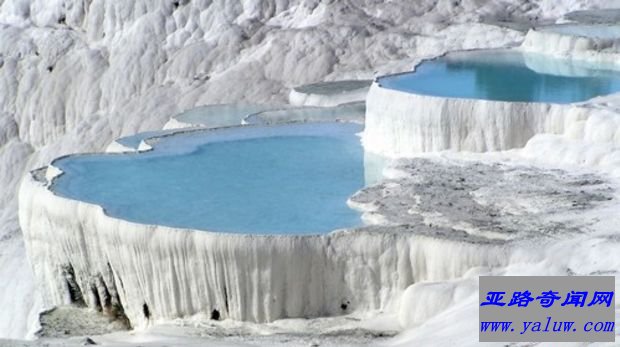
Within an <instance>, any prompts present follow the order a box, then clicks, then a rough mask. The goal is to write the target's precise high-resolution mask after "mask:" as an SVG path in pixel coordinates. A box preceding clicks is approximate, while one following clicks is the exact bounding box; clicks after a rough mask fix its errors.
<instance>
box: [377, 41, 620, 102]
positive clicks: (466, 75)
mask: <svg viewBox="0 0 620 347" xmlns="http://www.w3.org/2000/svg"><path fill="white" fill-rule="evenodd" d="M378 83H379V84H380V85H381V86H383V87H385V88H389V89H395V90H400V91H405V92H411V93H415V94H422V95H431V96H440V97H450V98H465V99H486V100H497V101H510V102H544V103H556V104H568V103H574V102H581V101H585V100H588V99H591V98H593V97H596V96H601V95H606V94H611V93H615V92H618V91H620V71H618V70H614V69H611V68H610V67H609V66H602V65H597V64H593V63H587V62H583V61H576V60H570V59H561V58H554V57H551V56H544V55H539V54H533V53H521V52H519V51H514V50H492V51H472V52H460V53H453V54H449V55H447V56H444V57H440V58H437V59H434V60H428V61H425V62H423V63H421V64H420V65H418V66H417V67H416V69H415V72H411V73H404V74H397V75H390V76H385V77H381V78H379V79H378Z"/></svg>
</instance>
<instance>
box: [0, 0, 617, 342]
mask: <svg viewBox="0 0 620 347" xmlns="http://www.w3.org/2000/svg"><path fill="white" fill-rule="evenodd" d="M178 4H179V6H178V7H176V8H175V5H174V2H171V1H163V0H155V1H152V0H136V1H103V0H94V1H89V2H81V1H71V0H70V1H46V0H5V1H3V2H2V3H1V4H0V66H1V67H0V182H1V183H2V184H3V187H5V188H4V189H1V190H0V265H1V266H0V279H2V280H1V281H0V301H1V302H0V304H1V305H2V308H3V311H2V314H1V315H0V336H2V337H15V338H23V337H26V336H28V335H29V332H32V331H33V329H34V328H36V320H35V319H34V318H35V313H36V312H37V311H38V310H39V309H41V307H42V304H41V302H40V299H39V298H38V296H37V294H36V293H35V285H34V279H33V277H32V274H31V273H30V271H29V268H30V265H29V264H28V262H27V259H26V255H25V250H24V244H23V241H22V234H21V231H20V228H19V226H18V220H17V199H16V193H17V187H18V182H19V180H20V178H21V177H22V176H23V175H24V174H25V173H26V172H27V171H29V170H31V169H34V168H36V167H39V166H41V165H45V164H47V163H48V162H49V161H50V160H51V159H52V158H54V157H57V156H59V155H64V154H68V153H74V152H80V151H100V150H103V149H104V148H106V146H108V145H109V144H110V143H111V142H112V141H113V140H114V139H115V138H118V137H120V136H127V135H132V134H135V133H137V132H140V131H148V130H159V129H161V128H162V126H163V125H164V123H165V122H166V121H168V119H169V117H170V115H173V114H178V113H179V112H180V111H182V110H186V109H192V108H194V107H196V106H199V105H206V104H216V103H220V104H221V103H237V102H245V103H281V102H285V101H286V100H287V98H288V94H289V92H290V90H291V88H292V87H294V86H298V85H303V84H307V83H314V82H319V81H323V80H332V81H333V80H343V79H370V78H372V77H374V75H375V74H384V73H390V72H397V71H404V70H407V69H409V68H410V67H411V66H413V64H414V63H415V62H417V61H419V60H420V59H421V58H424V57H430V56H436V55H439V54H442V53H444V52H446V51H449V50H459V49H471V48H485V47H501V46H506V45H516V44H518V43H519V42H520V41H521V40H522V39H523V34H521V33H519V32H517V31H512V30H509V29H503V28H498V27H495V26H492V25H485V24H480V23H475V22H477V21H478V20H480V19H481V18H485V19H489V18H490V19H493V18H496V19H501V20H506V19H513V18H514V19H516V20H521V19H523V20H534V19H536V18H539V19H551V20H554V19H557V18H560V17H561V16H562V15H563V14H564V13H566V12H568V11H574V10H580V9H588V8H601V7H602V8H604V7H610V6H618V5H619V4H618V1H608V0H569V1H562V2H561V3H558V2H557V1H552V0H542V1H539V2H532V1H528V0H518V1H502V0H488V1H478V0H464V1H460V2H453V1H443V0H441V1H434V0H432V1H431V0H422V1H418V2H416V6H412V5H411V2H410V1H405V0H397V1H390V2H375V1H365V0H364V1H355V2H344V1H335V2H330V3H328V4H325V3H320V4H319V3H318V2H316V1H301V0H284V1H280V0H278V1H271V0H269V1H258V0H250V1H243V2H233V1H224V0H216V1H203V0H197V1H193V0H192V1H183V0H181V1H179V2H178ZM300 18H303V19H300ZM603 106H605V107H606V105H603ZM612 113H613V114H615V110H614V109H613V107H612ZM614 117H615V116H613V115H612V116H608V118H609V119H613V118H614ZM579 124H581V123H579V122H576V123H575V126H574V127H571V128H580V126H579ZM567 131H568V132H567V133H564V135H557V136H556V137H551V138H546V137H543V136H540V137H539V136H537V137H535V138H534V140H536V142H534V140H532V141H531V142H530V143H529V144H528V147H529V150H528V152H529V153H530V155H529V158H528V160H537V159H539V158H545V157H544V156H543V152H542V151H543V150H545V151H547V150H548V151H549V152H548V153H561V154H562V156H561V157H560V158H563V160H562V161H563V162H569V163H575V162H577V163H579V164H583V163H586V162H589V161H587V158H590V157H593V156H591V155H590V154H589V153H592V152H594V151H597V150H596V148H599V147H597V146H607V147H608V148H611V149H615V147H616V145H613V144H605V143H603V144H589V143H584V142H583V141H582V138H580V137H579V136H578V134H577V135H575V136H576V137H571V136H569V135H568V134H569V133H570V129H569V130H567ZM576 133H579V131H578V130H576ZM554 143H555V144H554ZM596 153H598V152H596ZM594 162H596V163H600V162H601V161H594ZM605 163H613V161H611V158H610V159H609V160H607V161H605ZM613 165H615V164H613ZM613 165H611V164H610V167H611V168H612V169H613V167H614V166H613ZM590 242H591V243H593V244H594V246H596V247H597V248H593V249H594V250H589V249H586V248H585V247H586V246H585V245H586V244H588V243H587V242H585V243H583V244H579V243H576V245H577V246H579V247H578V248H577V249H578V250H580V252H575V253H576V254H579V255H583V256H584V257H587V258H593V257H594V256H595V255H596V254H598V252H605V254H617V253H620V252H618V251H617V249H615V248H614V246H615V245H607V246H606V245H603V244H602V243H597V242H595V241H590ZM568 246H571V245H568ZM565 249H570V248H557V249H556V251H557V250H559V251H562V250H565ZM549 259H555V258H554V257H553V256H552V254H550V255H549ZM606 264H609V266H608V267H609V268H618V267H617V266H616V264H615V263H614V262H613V261H612V260H610V261H609V262H608V263H606ZM593 267H596V266H594V265H593ZM603 267H606V265H605V266H603V265H599V266H598V268H603ZM541 273H544V271H541ZM472 307H473V306H467V307H465V309H463V307H462V306H456V307H452V308H450V309H448V310H447V311H446V312H447V313H446V315H444V316H441V317H439V318H438V320H437V321H435V322H440V321H441V319H446V318H447V319H452V318H455V317H456V318H458V319H465V318H466V317H468V316H471V315H472V314H475V311H474V309H473V308H472ZM433 324H436V323H433V322H429V324H428V325H427V326H426V327H425V326H422V327H419V328H417V329H415V330H412V332H411V335H412V336H413V337H411V338H409V340H407V341H411V340H412V339H413V340H415V341H418V342H419V341H422V342H424V341H427V342H428V339H429V338H437V337H438V335H440V336H443V337H445V338H446V340H445V341H443V342H447V343H450V344H451V345H454V344H455V341H456V342H463V345H466V344H468V343H470V344H471V341H472V340H471V339H472V337H471V335H468V334H471V333H470V332H469V331H468V330H467V329H468V328H467V327H465V326H459V327H455V328H454V329H452V330H450V331H445V330H442V329H438V330H435V329H434V328H436V327H437V325H433ZM407 338H408V337H406V336H405V339H407ZM425 339H426V340H425ZM431 341H433V343H434V344H436V345H442V341H441V340H431ZM11 343H12V342H11ZM11 343H10V344H9V345H11ZM444 344H445V343H444ZM457 344H458V343H457Z"/></svg>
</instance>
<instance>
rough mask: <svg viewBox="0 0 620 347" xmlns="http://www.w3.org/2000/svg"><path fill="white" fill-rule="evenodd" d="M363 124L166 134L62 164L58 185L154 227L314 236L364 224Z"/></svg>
mask: <svg viewBox="0 0 620 347" xmlns="http://www.w3.org/2000/svg"><path fill="white" fill-rule="evenodd" d="M361 130H362V127H361V126H360V125H354V124H331V123H330V124H314V125H286V126H275V127H245V128H236V129H221V130H215V131H199V132H193V133H190V134H184V135H174V136H170V137H165V138H163V139H162V140H160V142H159V143H157V144H155V150H154V151H150V152H146V153H140V154H114V155H111V154H93V155H78V156H71V157H66V158H62V159H59V160H56V161H55V162H54V163H53V165H54V166H56V167H58V168H60V169H61V170H62V171H63V172H64V174H63V175H61V176H59V177H57V178H56V179H55V180H54V183H53V185H52V190H53V191H54V192H55V193H56V194H58V195H60V196H63V197H67V198H71V199H75V200H81V201H86V202H90V203H94V204H98V205H100V206H102V207H103V208H104V209H105V210H106V213H107V214H108V215H110V216H113V217H117V218H121V219H125V220H129V221H133V222H139V223H146V224H158V225H166V226H171V227H180V228H192V229H201V230H209V231H221V232H232V233H252V234H313V233H324V232H329V231H332V230H334V229H337V228H344V227H353V226H358V225H360V224H361V220H360V214H359V213H358V212H356V211H354V210H352V209H350V208H349V207H348V206H347V204H346V202H347V199H348V198H349V197H350V196H351V195H352V194H353V193H355V192H356V191H357V190H359V189H360V188H362V187H363V186H364V157H363V150H362V146H361V144H360V141H359V138H358V136H357V135H356V133H358V132H360V131H361Z"/></svg>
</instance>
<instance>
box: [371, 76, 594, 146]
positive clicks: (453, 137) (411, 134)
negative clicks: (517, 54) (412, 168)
mask: <svg viewBox="0 0 620 347" xmlns="http://www.w3.org/2000/svg"><path fill="white" fill-rule="evenodd" d="M585 113H587V111H586V110H584V109H581V108H578V107H575V105H571V104H564V105H561V104H547V103H530V102H505V101H493V100H480V99H460V98H446V97H437V96H427V95H419V94H413V93H409V92H403V91H398V90H393V89H388V88H383V87H381V85H380V84H379V83H378V82H375V83H373V84H372V86H371V87H370V91H369V92H368V99H367V102H366V128H365V130H364V135H363V143H364V148H365V149H366V150H368V151H370V152H374V153H378V154H381V155H385V156H389V157H410V156H413V155H415V154H417V153H421V152H433V151H442V150H455V151H471V152H487V151H501V150H508V149H513V148H521V147H523V146H525V144H526V143H527V141H528V140H529V139H531V138H532V137H533V136H534V135H536V134H540V133H552V134H561V133H563V132H564V131H565V129H566V126H567V124H571V123H573V122H574V121H576V120H580V119H583V117H585Z"/></svg>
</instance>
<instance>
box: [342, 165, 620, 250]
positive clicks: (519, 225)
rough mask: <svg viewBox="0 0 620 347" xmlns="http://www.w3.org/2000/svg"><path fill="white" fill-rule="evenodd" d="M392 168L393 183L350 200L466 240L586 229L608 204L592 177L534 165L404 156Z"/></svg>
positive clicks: (392, 219) (395, 220)
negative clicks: (593, 214) (594, 214)
mask: <svg viewBox="0 0 620 347" xmlns="http://www.w3.org/2000/svg"><path fill="white" fill-rule="evenodd" d="M394 169H395V170H397V172H399V175H398V176H399V177H398V178H394V179H386V180H384V181H381V182H380V183H378V184H377V185H375V186H372V187H369V188H366V189H364V190H362V191H360V192H358V193H357V194H356V195H355V196H353V197H352V198H351V200H352V202H353V203H354V204H355V205H358V206H362V207H363V208H364V209H367V210H369V211H370V212H368V213H369V214H372V215H375V216H380V217H381V219H382V220H384V221H386V222H387V224H388V225H418V226H419V225H426V226H427V227H429V228H431V229H433V230H435V231H437V232H438V233H445V232H446V231H445V230H446V229H452V233H456V232H460V233H462V234H464V235H461V237H463V238H471V237H474V236H477V237H478V238H482V239H484V238H488V239H495V240H506V241H507V240H514V239H521V238H526V237H531V236H547V237H558V235H562V234H565V233H581V232H585V231H587V229H588V223H589V221H588V220H587V218H581V216H582V215H583V214H584V213H585V212H587V211H589V210H591V209H593V208H594V207H595V206H597V205H600V204H602V203H605V202H607V201H610V200H612V199H613V192H614V190H613V188H612V187H611V185H610V184H609V183H608V182H606V181H605V180H604V179H602V178H601V177H598V176H596V175H593V174H573V173H569V172H566V171H562V170H544V169H539V168H535V167H525V166H511V165H506V164H483V163H470V162H456V161H453V162H446V161H439V160H429V159H409V160H401V161H398V162H396V163H395V166H394ZM440 229H443V231H441V232H439V231H438V230H440ZM448 232H450V231H448ZM452 236H455V235H454V234H452Z"/></svg>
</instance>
